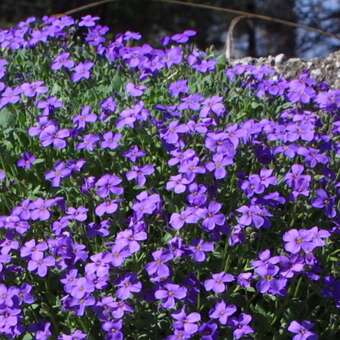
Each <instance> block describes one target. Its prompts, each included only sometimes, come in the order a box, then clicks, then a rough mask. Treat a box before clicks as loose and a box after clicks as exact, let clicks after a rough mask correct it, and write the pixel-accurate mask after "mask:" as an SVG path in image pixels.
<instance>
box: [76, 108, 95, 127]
mask: <svg viewBox="0 0 340 340" xmlns="http://www.w3.org/2000/svg"><path fill="white" fill-rule="evenodd" d="M96 120H97V115H96V114H94V113H93V112H92V109H91V107H90V106H88V105H86V106H84V107H83V108H82V110H81V112H80V114H78V115H76V116H74V117H73V120H72V121H73V124H74V126H75V127H77V128H80V129H84V128H85V127H86V124H87V123H94V122H95V121H96Z"/></svg>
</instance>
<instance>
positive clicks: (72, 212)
mask: <svg viewBox="0 0 340 340" xmlns="http://www.w3.org/2000/svg"><path fill="white" fill-rule="evenodd" d="M87 212H88V209H86V208H85V207H79V208H72V207H70V208H68V209H67V210H66V214H67V218H68V219H70V220H75V221H79V222H84V221H86V220H87Z"/></svg>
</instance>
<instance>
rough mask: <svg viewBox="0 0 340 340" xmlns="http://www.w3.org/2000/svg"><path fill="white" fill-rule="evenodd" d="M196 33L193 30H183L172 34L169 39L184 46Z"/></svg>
mask: <svg viewBox="0 0 340 340" xmlns="http://www.w3.org/2000/svg"><path fill="white" fill-rule="evenodd" d="M196 34H197V33H196V32H195V31H193V30H185V31H184V32H182V33H177V34H174V35H173V36H172V37H171V40H172V41H174V42H176V43H178V44H185V43H187V42H188V41H189V40H190V38H191V37H194V36H195V35H196Z"/></svg>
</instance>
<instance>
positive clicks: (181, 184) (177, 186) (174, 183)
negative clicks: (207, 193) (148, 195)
mask: <svg viewBox="0 0 340 340" xmlns="http://www.w3.org/2000/svg"><path fill="white" fill-rule="evenodd" d="M189 183H190V181H189V180H188V179H187V178H186V177H184V176H183V175H176V176H171V177H170V180H169V181H168V182H167V183H166V190H169V191H173V192H175V193H176V194H181V193H183V192H184V191H185V190H186V186H187V185H188V184H189Z"/></svg>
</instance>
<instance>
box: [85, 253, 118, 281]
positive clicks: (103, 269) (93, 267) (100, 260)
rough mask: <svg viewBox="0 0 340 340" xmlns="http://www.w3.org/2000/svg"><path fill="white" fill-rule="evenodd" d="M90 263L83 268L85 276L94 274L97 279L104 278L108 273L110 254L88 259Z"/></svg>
mask: <svg viewBox="0 0 340 340" xmlns="http://www.w3.org/2000/svg"><path fill="white" fill-rule="evenodd" d="M90 259H91V261H92V262H89V263H87V264H86V266H85V272H86V274H87V275H91V274H94V273H95V274H96V275H97V276H98V277H103V276H106V275H107V274H108V273H109V263H111V262H112V256H111V254H110V253H98V254H95V255H92V256H91V257H90Z"/></svg>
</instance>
